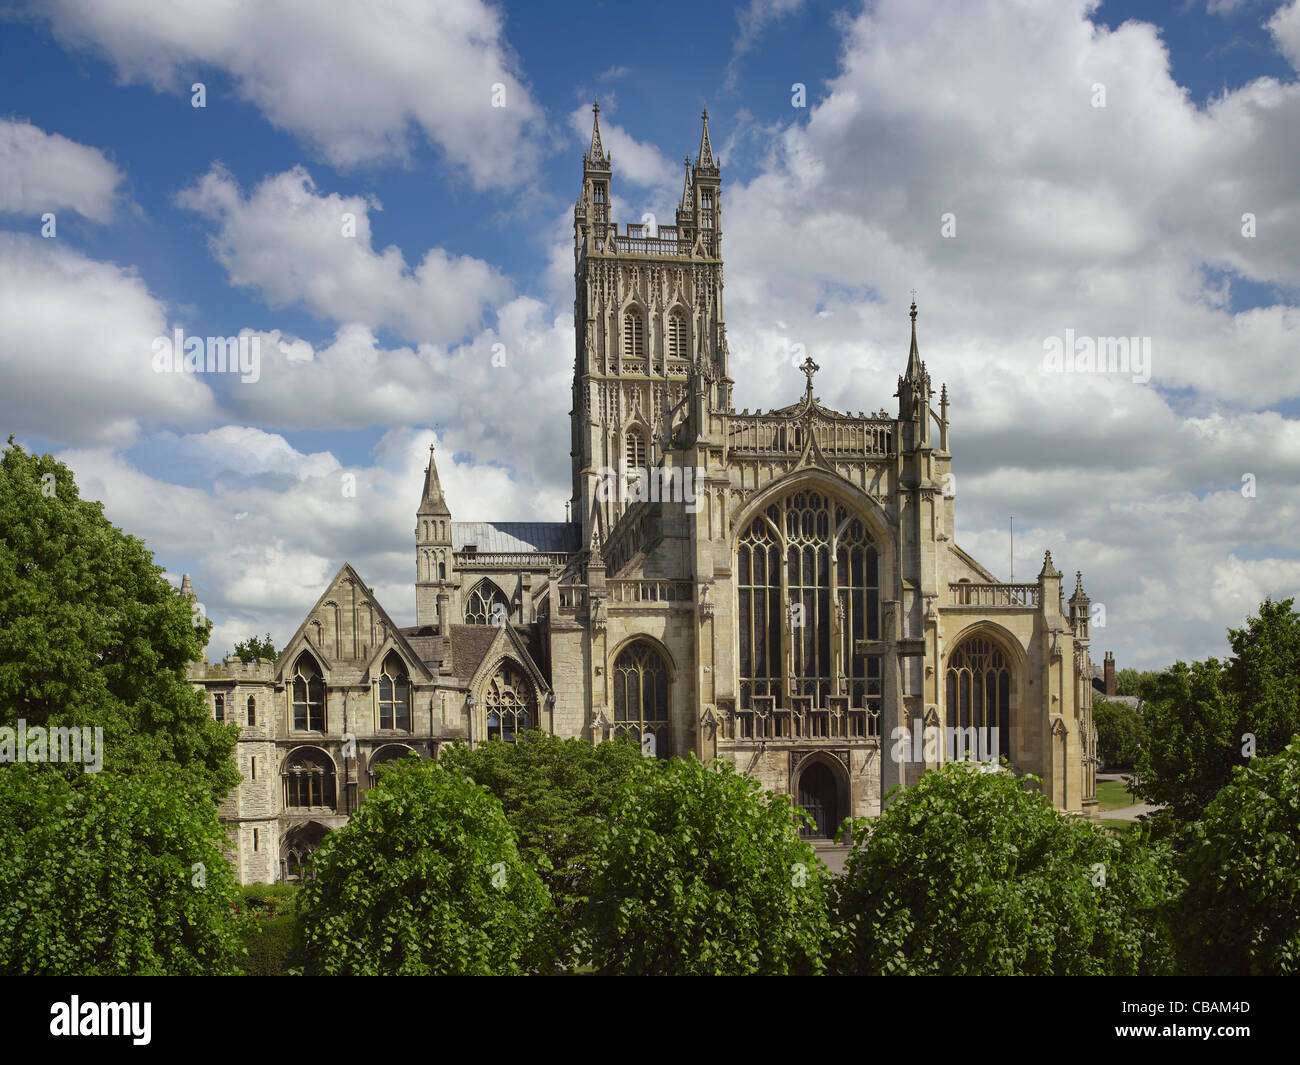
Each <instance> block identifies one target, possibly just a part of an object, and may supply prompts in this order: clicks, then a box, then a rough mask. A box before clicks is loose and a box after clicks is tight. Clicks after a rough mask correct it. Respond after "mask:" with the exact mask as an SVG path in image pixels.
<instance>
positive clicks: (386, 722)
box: [379, 654, 411, 732]
mask: <svg viewBox="0 0 1300 1065" xmlns="http://www.w3.org/2000/svg"><path fill="white" fill-rule="evenodd" d="M379 727H380V728H381V729H398V730H401V731H405V732H410V731H411V678H410V677H409V676H408V674H407V672H406V666H405V664H404V663H403V662H402V660H401V659H400V658H399V657H398V656H397V655H395V654H390V655H389V656H388V657H387V658H386V659H384V670H383V672H382V673H381V674H380V675H379Z"/></svg>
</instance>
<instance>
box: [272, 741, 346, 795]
mask: <svg viewBox="0 0 1300 1065" xmlns="http://www.w3.org/2000/svg"><path fill="white" fill-rule="evenodd" d="M336 805H337V799H336V796H335V788H334V762H333V761H332V760H331V759H330V757H329V756H328V755H327V754H325V752H324V751H316V750H311V749H304V750H300V751H295V752H294V753H293V754H292V755H291V756H290V758H289V760H288V762H286V763H285V767H284V806H285V809H286V810H310V809H327V810H333V809H335V807H336Z"/></svg>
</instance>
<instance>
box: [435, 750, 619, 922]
mask: <svg viewBox="0 0 1300 1065" xmlns="http://www.w3.org/2000/svg"><path fill="white" fill-rule="evenodd" d="M642 757H643V756H642V755H641V752H640V751H639V750H638V749H637V747H636V746H635V745H633V744H631V743H629V742H626V741H621V740H620V741H606V742H604V743H599V744H595V745H593V744H591V743H588V742H586V741H585V740H579V739H559V738H558V737H555V736H551V735H548V734H546V733H542V732H529V733H527V734H526V735H524V736H522V737H520V738H519V740H518V742H516V743H480V744H479V745H478V746H477V747H475V748H474V749H472V750H471V749H470V748H469V747H468V746H467V745H465V744H456V745H454V746H450V747H444V748H443V750H442V752H441V754H440V755H439V761H440V762H441V764H442V765H443V766H446V767H447V768H454V769H458V770H460V771H461V772H464V773H465V774H466V775H468V776H469V777H470V778H471V779H472V780H474V781H475V782H476V783H478V784H481V785H482V786H484V787H486V788H487V789H488V790H489V791H490V792H492V794H493V795H495V796H496V797H497V799H499V800H500V802H501V805H502V807H503V808H504V810H505V814H506V818H507V819H508V820H509V822H510V826H511V828H513V829H514V832H515V838H516V841H517V843H518V846H519V853H520V854H521V855H522V856H523V857H524V858H525V859H526V860H527V861H528V862H529V863H530V864H531V865H532V867H533V868H534V869H535V870H536V871H537V873H538V874H539V875H540V876H541V878H542V881H543V883H545V884H546V886H547V888H548V890H549V891H550V893H551V898H552V899H553V900H554V902H555V906H556V911H557V918H558V921H559V934H560V937H561V941H562V942H572V941H573V939H574V937H575V935H576V934H577V930H578V923H579V919H580V916H581V910H582V907H583V905H584V904H585V903H586V899H587V896H588V895H589V894H590V883H589V881H590V876H591V872H592V869H593V863H594V857H593V855H594V851H595V847H596V841H597V839H598V838H599V836H600V833H601V831H602V829H603V826H604V825H605V823H606V822H607V821H608V819H609V816H610V813H611V811H612V810H613V808H614V803H615V800H616V799H617V797H618V794H619V791H620V789H621V788H622V787H623V785H624V784H625V783H627V781H628V780H630V779H631V778H632V776H633V774H634V773H635V772H636V771H637V769H638V767H639V766H640V765H641V762H642Z"/></svg>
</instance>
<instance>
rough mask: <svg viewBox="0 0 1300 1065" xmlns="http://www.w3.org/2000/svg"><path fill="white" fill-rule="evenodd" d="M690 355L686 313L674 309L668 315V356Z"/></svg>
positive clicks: (683, 357) (676, 357)
mask: <svg viewBox="0 0 1300 1065" xmlns="http://www.w3.org/2000/svg"><path fill="white" fill-rule="evenodd" d="M688 355H689V352H688V349H687V340H686V315H684V314H682V312H681V311H674V312H673V313H672V314H671V315H669V317H668V357H669V358H670V359H685V358H687V357H688Z"/></svg>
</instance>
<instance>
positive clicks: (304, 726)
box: [293, 654, 325, 732]
mask: <svg viewBox="0 0 1300 1065" xmlns="http://www.w3.org/2000/svg"><path fill="white" fill-rule="evenodd" d="M293 727H294V728H295V729H299V730H307V731H310V732H324V731H325V681H324V679H323V678H322V677H321V675H320V668H319V667H318V666H317V665H316V660H315V659H314V658H312V656H311V655H309V654H303V655H300V656H299V657H298V662H297V664H296V665H295V666H294V671H293Z"/></svg>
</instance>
